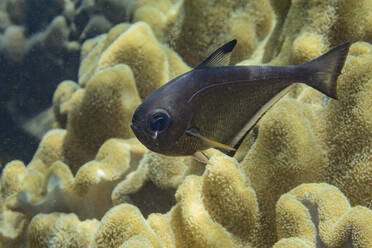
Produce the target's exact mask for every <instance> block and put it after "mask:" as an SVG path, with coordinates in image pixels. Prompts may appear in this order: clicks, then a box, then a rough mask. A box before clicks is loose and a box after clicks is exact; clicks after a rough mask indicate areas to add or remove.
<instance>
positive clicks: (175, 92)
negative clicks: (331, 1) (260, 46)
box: [131, 39, 350, 161]
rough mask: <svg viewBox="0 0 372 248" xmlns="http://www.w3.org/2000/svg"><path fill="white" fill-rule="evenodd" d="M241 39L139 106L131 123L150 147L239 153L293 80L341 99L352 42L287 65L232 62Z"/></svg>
mask: <svg viewBox="0 0 372 248" xmlns="http://www.w3.org/2000/svg"><path fill="white" fill-rule="evenodd" d="M236 44H237V40H235V39H234V40H231V41H230V42H228V43H226V44H224V45H223V46H221V47H220V48H218V49H217V50H216V51H214V52H213V53H212V54H211V55H210V56H208V57H207V58H206V59H205V60H204V61H203V62H201V63H200V64H199V65H198V66H196V67H195V68H194V69H192V70H190V71H188V72H186V73H184V74H182V75H180V76H178V77H176V78H174V79H172V80H170V81H169V82H168V83H166V84H164V85H163V86H161V87H160V88H158V89H157V90H156V91H154V92H153V93H152V94H151V95H149V96H148V97H147V98H146V99H145V100H144V101H143V102H142V104H140V105H139V106H138V107H137V109H136V110H135V112H134V114H133V117H132V124H131V128H132V130H133V133H134V134H135V136H136V137H137V139H138V140H139V141H140V142H141V143H142V144H143V145H145V146H146V147H147V148H148V149H149V150H151V151H153V152H156V153H160V154H164V155H167V156H189V155H193V156H194V157H196V158H197V159H198V160H201V161H207V160H206V158H205V157H203V154H202V153H201V152H202V151H203V150H206V149H208V148H217V149H219V150H221V151H222V152H225V153H226V154H228V153H231V152H232V153H234V151H235V150H236V149H237V146H238V145H239V144H240V142H241V141H242V139H243V138H244V137H245V135H246V134H247V132H249V131H250V130H251V129H252V127H253V126H254V125H255V124H256V123H257V121H258V120H259V119H260V118H261V117H262V116H263V115H264V114H265V113H266V112H267V111H268V109H270V108H271V107H272V106H273V105H274V104H275V103H276V102H277V101H278V100H279V99H280V98H281V97H283V96H284V95H285V94H286V93H287V92H288V89H289V86H291V85H292V84H294V83H305V84H306V85H308V86H310V87H312V88H314V89H316V90H318V91H320V92H322V93H323V94H325V95H327V96H328V97H330V98H334V99H337V92H336V88H337V78H338V76H339V75H340V74H341V70H342V68H343V66H344V63H345V60H346V57H347V54H348V50H349V47H350V43H343V44H340V45H338V46H336V47H335V48H333V49H331V50H329V51H328V52H327V53H325V54H323V55H321V56H319V57H318V58H316V59H314V60H311V61H309V62H306V63H303V64H299V65H288V66H269V65H262V66H241V65H236V66H234V65H230V56H231V52H232V51H233V49H234V47H235V45H236Z"/></svg>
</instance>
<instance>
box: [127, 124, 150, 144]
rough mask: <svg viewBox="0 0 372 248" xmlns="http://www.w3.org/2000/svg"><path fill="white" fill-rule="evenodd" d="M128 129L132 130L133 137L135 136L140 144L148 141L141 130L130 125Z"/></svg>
mask: <svg viewBox="0 0 372 248" xmlns="http://www.w3.org/2000/svg"><path fill="white" fill-rule="evenodd" d="M130 128H132V130H133V133H134V135H136V137H137V139H138V140H139V141H141V143H144V142H146V141H147V140H148V139H149V138H148V137H147V135H146V134H145V132H144V131H143V130H142V129H141V128H139V127H137V126H136V125H134V124H131V125H130Z"/></svg>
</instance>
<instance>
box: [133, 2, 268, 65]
mask: <svg viewBox="0 0 372 248" xmlns="http://www.w3.org/2000/svg"><path fill="white" fill-rule="evenodd" d="M129 12H130V13H131V14H132V15H133V16H134V20H135V21H145V22H147V23H148V24H149V25H150V26H151V27H152V29H153V30H155V34H156V35H157V38H159V39H160V40H161V41H167V42H168V43H169V45H170V46H171V47H172V48H173V49H174V50H175V51H176V52H178V53H179V54H180V55H181V56H182V58H183V59H184V60H185V61H186V62H187V63H188V64H190V65H192V66H196V65H197V64H199V63H200V62H201V61H202V60H203V59H204V58H205V57H206V56H207V55H208V54H209V53H210V52H212V50H213V49H215V48H216V47H218V46H219V45H220V44H223V43H225V42H226V41H227V40H231V39H233V38H237V39H238V40H239V43H238V45H237V47H236V48H235V51H234V53H233V55H232V60H233V63H236V62H238V61H240V60H242V59H243V58H248V57H249V56H250V55H252V53H253V51H254V49H256V48H258V46H259V44H260V42H262V41H264V39H265V38H266V37H267V36H268V34H269V33H270V32H271V30H272V27H273V25H274V12H273V9H272V7H271V5H270V3H269V1H266V0H265V1H256V0H250V1H219V2H218V3H217V4H216V3H214V2H211V1H208V0H203V1H192V0H185V1H176V2H172V1H169V0H164V1H135V3H134V4H132V6H131V7H130V8H129ZM150 16H151V18H150Z"/></svg>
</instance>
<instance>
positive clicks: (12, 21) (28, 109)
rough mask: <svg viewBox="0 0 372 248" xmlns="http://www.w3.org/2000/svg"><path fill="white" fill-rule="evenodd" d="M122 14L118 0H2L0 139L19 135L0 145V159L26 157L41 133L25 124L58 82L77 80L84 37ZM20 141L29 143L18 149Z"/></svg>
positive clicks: (46, 102) (46, 104)
mask: <svg viewBox="0 0 372 248" xmlns="http://www.w3.org/2000/svg"><path fill="white" fill-rule="evenodd" d="M87 2H90V3H91V4H87ZM91 5H93V7H92V6H91ZM41 13H42V14H41ZM125 19H126V17H125V6H124V4H123V1H121V0H110V1H107V0H105V1H100V0H94V1H88V0H87V1H75V0H56V1H53V2H49V1H45V0H27V1H25V0H4V1H1V3H0V64H1V67H0V68H1V69H0V70H1V73H0V81H1V82H3V84H2V86H3V88H2V92H3V93H2V94H1V99H2V102H4V103H5V104H2V105H1V106H0V113H1V114H2V115H5V117H6V118H5V117H2V118H1V119H2V120H3V121H2V123H4V125H3V128H4V130H6V131H5V132H3V133H5V134H4V136H5V137H4V138H3V137H1V139H11V137H14V136H17V137H19V138H18V139H14V138H13V139H12V141H13V143H15V145H13V147H14V148H13V149H7V148H6V146H7V144H3V143H1V144H0V147H1V149H0V150H1V153H2V160H3V163H6V162H8V161H9V160H10V158H13V159H15V158H17V159H22V160H25V161H27V162H29V161H30V159H31V158H32V155H33V153H34V151H35V150H36V148H37V143H38V142H39V141H40V137H39V136H38V135H35V132H33V131H32V130H31V129H29V128H26V127H25V126H26V125H24V124H25V123H26V122H30V121H31V119H32V118H34V117H35V116H37V115H38V114H40V113H41V112H43V111H44V110H46V109H47V108H48V107H49V106H50V104H51V99H52V95H53V92H54V90H55V87H56V86H57V84H58V83H59V82H60V81H62V80H75V81H76V80H77V71H78V67H79V62H80V60H79V53H80V47H81V44H82V42H84V41H85V40H86V39H89V38H92V37H94V36H96V35H98V34H101V33H104V32H107V31H108V30H109V29H110V28H111V27H112V26H113V25H115V24H118V23H120V22H123V21H125ZM8 116H9V117H8ZM10 127H12V128H10ZM46 127H47V128H48V127H49V126H46ZM40 130H45V129H43V128H41V129H40ZM43 134H45V131H44V132H43ZM23 143H28V144H29V147H30V148H29V149H22V148H19V147H18V146H23V145H22V144H23ZM8 157H9V158H8Z"/></svg>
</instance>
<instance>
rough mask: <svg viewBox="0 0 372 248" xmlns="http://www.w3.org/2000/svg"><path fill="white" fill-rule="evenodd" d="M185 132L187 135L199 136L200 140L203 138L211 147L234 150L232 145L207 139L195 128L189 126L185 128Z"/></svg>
mask: <svg viewBox="0 0 372 248" xmlns="http://www.w3.org/2000/svg"><path fill="white" fill-rule="evenodd" d="M186 133H187V134H188V135H191V136H195V137H198V138H200V139H201V140H203V141H204V142H206V143H207V144H209V145H210V146H211V147H214V148H220V149H224V150H228V151H235V150H236V149H235V148H234V147H231V146H228V145H225V144H222V143H220V142H218V141H215V140H212V139H209V138H207V137H204V136H203V135H201V134H200V133H199V131H198V130H197V129H196V128H189V129H187V130H186Z"/></svg>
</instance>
